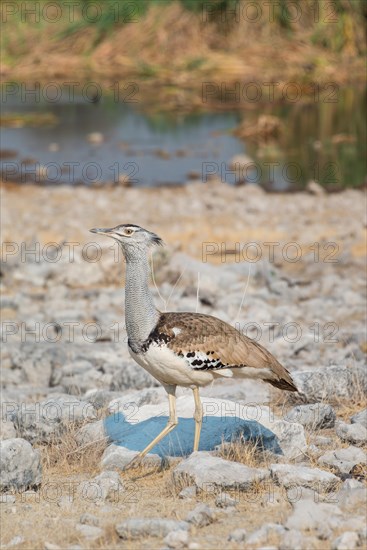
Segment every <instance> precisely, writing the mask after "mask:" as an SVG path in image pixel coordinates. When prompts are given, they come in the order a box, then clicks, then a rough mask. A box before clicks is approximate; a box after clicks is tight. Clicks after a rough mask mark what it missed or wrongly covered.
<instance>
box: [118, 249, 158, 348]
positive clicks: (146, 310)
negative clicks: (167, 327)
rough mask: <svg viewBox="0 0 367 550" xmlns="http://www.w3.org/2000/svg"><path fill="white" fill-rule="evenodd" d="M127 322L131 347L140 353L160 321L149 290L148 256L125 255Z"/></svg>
mask: <svg viewBox="0 0 367 550" xmlns="http://www.w3.org/2000/svg"><path fill="white" fill-rule="evenodd" d="M125 258H126V284H125V322H126V330H127V335H128V339H129V346H130V347H131V349H132V350H133V351H135V352H136V353H139V351H141V348H142V344H143V343H144V342H145V341H146V340H147V338H148V336H149V334H150V333H151V331H152V330H153V329H154V328H155V326H156V324H157V321H158V319H159V312H158V311H157V310H156V308H155V306H154V303H153V297H152V295H151V292H150V290H149V278H150V268H149V263H148V258H147V254H146V253H145V254H125Z"/></svg>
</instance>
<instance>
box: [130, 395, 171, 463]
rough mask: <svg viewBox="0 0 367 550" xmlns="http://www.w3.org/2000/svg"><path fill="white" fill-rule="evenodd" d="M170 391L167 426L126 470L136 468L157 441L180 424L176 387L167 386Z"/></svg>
mask: <svg viewBox="0 0 367 550" xmlns="http://www.w3.org/2000/svg"><path fill="white" fill-rule="evenodd" d="M165 389H166V391H167V393H168V403H169V418H168V422H167V425H166V427H165V428H163V430H162V431H161V432H160V433H159V434H158V435H157V437H155V438H154V439H153V441H151V442H150V443H149V445H147V446H146V447H145V449H143V450H142V451H141V452H140V453H139V454H138V455H137V456H136V457H134V458H133V459H132V460H131V461H130V462H129V463H128V464H127V465H126V466H125V468H124V470H129V469H130V468H136V467H137V466H139V465H140V463H141V461H142V459H143V458H144V457H145V455H146V454H147V453H149V451H151V450H152V449H153V447H154V446H155V445H157V443H159V442H160V441H161V439H163V438H164V437H165V436H166V435H168V434H169V433H170V432H171V431H172V430H173V429H174V428H175V427H176V426H177V424H178V420H177V413H176V395H175V392H176V387H175V386H169V387H166V388H165Z"/></svg>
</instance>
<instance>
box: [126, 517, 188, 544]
mask: <svg viewBox="0 0 367 550" xmlns="http://www.w3.org/2000/svg"><path fill="white" fill-rule="evenodd" d="M189 528H190V524H189V523H188V522H187V521H178V520H175V519H163V518H132V519H126V520H125V521H123V522H121V523H119V524H118V525H116V532H117V534H118V535H119V537H121V538H122V539H137V538H139V537H166V536H167V535H168V534H169V533H172V532H173V531H188V530H189Z"/></svg>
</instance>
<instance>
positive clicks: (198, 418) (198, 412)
mask: <svg viewBox="0 0 367 550" xmlns="http://www.w3.org/2000/svg"><path fill="white" fill-rule="evenodd" d="M192 391H193V393H194V400H195V412H194V419H195V437H194V451H197V450H198V449H199V442H200V433H201V425H202V423H203V406H202V404H201V401H200V395H199V388H198V387H196V388H194V389H193V390H192Z"/></svg>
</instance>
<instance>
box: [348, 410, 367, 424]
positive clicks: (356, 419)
mask: <svg viewBox="0 0 367 550" xmlns="http://www.w3.org/2000/svg"><path fill="white" fill-rule="evenodd" d="M350 421H351V423H352V424H362V426H364V427H365V428H367V409H363V411H359V412H358V413H356V414H354V415H353V416H352V417H351V419H350Z"/></svg>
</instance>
